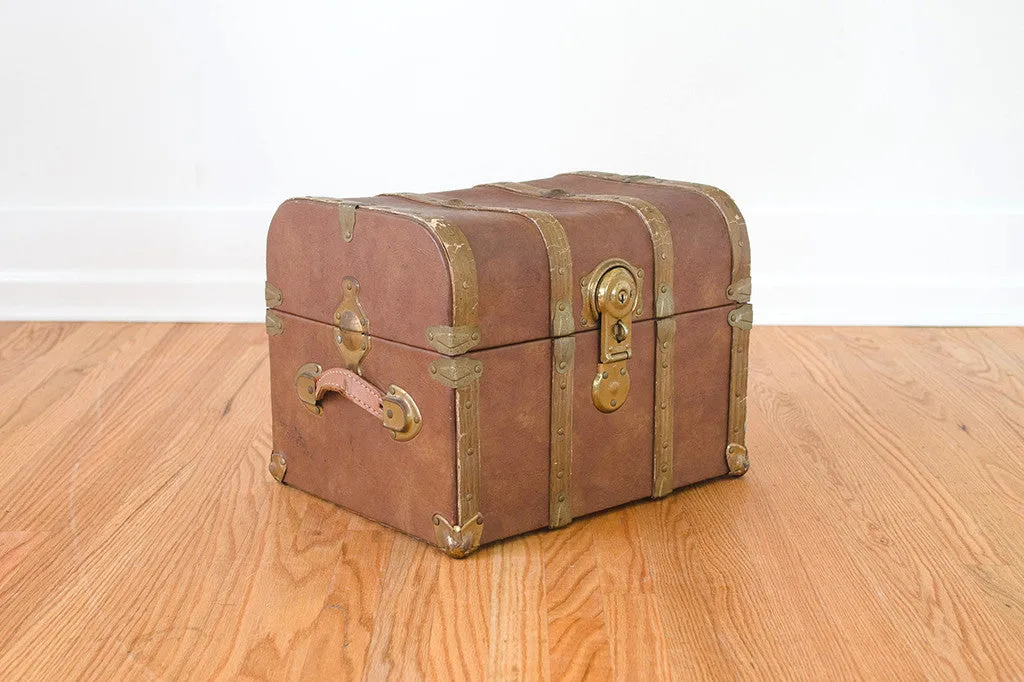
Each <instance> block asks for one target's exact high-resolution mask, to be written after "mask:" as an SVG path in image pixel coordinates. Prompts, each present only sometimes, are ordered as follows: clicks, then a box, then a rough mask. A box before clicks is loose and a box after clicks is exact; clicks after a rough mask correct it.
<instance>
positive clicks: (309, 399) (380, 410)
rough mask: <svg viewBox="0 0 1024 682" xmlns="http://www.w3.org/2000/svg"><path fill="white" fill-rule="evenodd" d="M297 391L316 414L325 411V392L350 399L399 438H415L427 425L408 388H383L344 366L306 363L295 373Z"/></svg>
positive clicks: (308, 407)
mask: <svg viewBox="0 0 1024 682" xmlns="http://www.w3.org/2000/svg"><path fill="white" fill-rule="evenodd" d="M295 390H296V392H297V393H298V395H299V400H301V401H302V402H303V404H305V406H306V409H308V410H309V411H310V412H312V413H313V414H316V415H320V414H323V406H322V405H321V404H320V402H321V400H322V399H323V397H324V395H325V394H327V393H337V394H339V395H341V396H343V397H345V398H348V399H349V400H351V401H352V402H353V403H355V404H356V405H358V406H359V407H361V408H362V409H363V410H365V411H366V412H368V413H370V414H371V415H373V416H374V417H375V418H377V419H379V420H381V424H382V425H383V426H384V428H385V429H387V430H388V432H390V434H391V437H392V438H394V439H395V440H398V441H407V440H412V439H413V438H415V437H416V434H418V433H419V432H420V428H421V427H422V426H423V419H422V417H421V416H420V410H419V408H418V407H417V406H416V401H414V400H413V399H412V396H411V395H409V394H408V393H407V392H406V391H405V390H403V389H402V388H400V387H399V386H395V385H394V384H392V385H390V386H388V388H387V390H386V391H385V390H382V389H380V388H377V387H376V386H374V385H373V384H371V383H370V382H369V381H367V380H366V379H364V378H363V377H361V376H359V375H358V374H356V373H355V372H353V371H352V370H350V369H345V368H343V367H332V368H330V369H326V370H325V369H323V368H321V367H320V365H318V364H316V363H314V362H311V363H308V364H305V365H303V366H302V367H300V368H299V371H298V373H297V374H296V375H295Z"/></svg>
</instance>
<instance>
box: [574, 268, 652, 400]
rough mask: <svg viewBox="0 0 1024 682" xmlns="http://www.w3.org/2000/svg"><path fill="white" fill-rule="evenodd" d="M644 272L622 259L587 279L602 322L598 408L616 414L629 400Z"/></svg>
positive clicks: (596, 390)
mask: <svg viewBox="0 0 1024 682" xmlns="http://www.w3.org/2000/svg"><path fill="white" fill-rule="evenodd" d="M642 277H643V273H642V271H640V270H639V269H637V268H634V267H633V266H632V265H630V264H629V263H626V262H625V261H622V260H614V261H605V262H604V263H602V264H601V265H599V266H598V268H597V269H595V270H594V272H592V273H591V274H590V276H589V277H586V278H584V281H583V285H584V292H585V300H586V301H587V306H586V307H587V308H589V309H590V312H592V313H593V316H594V317H596V318H599V319H600V332H599V336H598V361H597V375H596V376H595V377H594V384H593V390H592V393H593V398H594V406H595V407H597V409H599V410H601V411H602V412H614V411H615V410H617V409H619V408H620V407H622V405H623V404H624V403H625V402H626V398H628V397H629V369H628V368H627V367H626V361H627V360H629V358H630V357H631V356H632V355H633V346H632V342H633V339H632V335H633V316H634V315H635V314H636V312H637V311H638V310H639V306H640V282H641V278H642Z"/></svg>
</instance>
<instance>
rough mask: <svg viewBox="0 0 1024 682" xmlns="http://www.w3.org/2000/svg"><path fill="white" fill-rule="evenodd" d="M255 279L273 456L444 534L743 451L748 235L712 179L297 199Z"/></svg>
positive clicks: (520, 526) (736, 471) (290, 479)
mask: <svg viewBox="0 0 1024 682" xmlns="http://www.w3.org/2000/svg"><path fill="white" fill-rule="evenodd" d="M267 279H268V281H267V307H268V310H267V331H268V334H269V338H270V360H271V385H272V386H271V388H272V391H271V393H272V401H273V422H274V423H273V432H274V433H273V453H272V455H271V464H270V470H271V473H272V474H273V475H274V477H275V478H277V479H278V480H279V481H283V482H286V483H288V484H290V485H294V486H296V487H298V488H301V489H302V490H305V491H308V492H310V493H313V494H314V495H318V496H320V497H322V498H324V499H326V500H330V501H332V502H335V503H337V504H339V505H341V506H343V507H346V508H348V509H351V510H352V511H354V512H357V513H359V514H361V515H364V516H366V517H369V518H371V519H375V520H377V521H379V522H381V523H385V524H387V525H389V526H392V527H394V528H397V529H398V530H401V531H403V532H405V533H408V534H410V535H413V536H415V537H418V538H421V539H423V540H426V541H428V542H431V543H436V544H437V545H439V546H440V547H441V548H442V549H443V550H444V551H446V552H447V553H449V554H450V555H452V556H464V555H465V554H467V553H469V552H471V551H473V550H474V549H476V548H477V547H478V546H479V545H480V544H482V543H487V542H491V541H494V540H499V539H501V538H505V537H508V536H511V535H516V534H518V533H525V532H527V531H531V530H534V529H537V528H543V527H552V528H553V527H558V526H562V525H565V524H567V523H569V522H570V521H571V520H572V519H573V518H575V517H579V516H583V515H585V514H590V513H593V512H596V511H599V510H602V509H607V508H609V507H614V506H616V505H620V504H623V503H626V502H630V501H633V500H637V499H640V498H645V497H661V496H663V495H666V494H668V493H669V492H671V491H672V490H674V489H675V488H679V487H681V486H685V485H688V484H690V483H694V482H697V481H702V480H705V479H709V478H714V477H717V476H722V475H726V474H732V475H736V476H738V475H742V474H743V473H744V472H745V471H746V470H747V466H748V464H747V455H746V448H745V445H744V421H745V418H746V388H747V387H746V383H747V347H748V339H749V330H750V327H751V322H752V313H751V307H750V304H749V303H748V301H749V300H750V250H749V244H748V242H747V233H746V227H745V225H744V222H743V218H742V217H741V216H740V213H739V210H738V209H737V208H736V205H735V204H734V203H733V201H732V200H731V199H730V198H729V197H728V195H726V194H725V193H724V192H722V191H721V190H718V189H715V188H713V187H709V186H706V185H697V184H691V183H683V182H671V181H667V180H658V179H655V178H651V177H646V176H620V175H612V174H608V173H594V172H584V173H571V174H565V175H559V176H556V177H553V178H550V179H547V180H537V181H532V182H529V183H499V184H492V185H481V186H478V187H474V188H472V189H467V190H460V191H455V192H441V193H437V194H427V195H419V194H387V195H381V196H377V197H372V198H368V199H325V198H316V197H309V198H302V199H292V200H289V201H286V202H285V203H284V204H282V206H281V207H280V209H278V211H277V214H276V215H275V216H274V219H273V222H272V224H271V226H270V234H269V236H268V240H267Z"/></svg>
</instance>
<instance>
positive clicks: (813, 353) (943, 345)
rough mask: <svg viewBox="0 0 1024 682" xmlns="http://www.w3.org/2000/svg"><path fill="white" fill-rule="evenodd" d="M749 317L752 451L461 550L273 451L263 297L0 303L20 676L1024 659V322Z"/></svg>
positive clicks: (1011, 674)
mask: <svg viewBox="0 0 1024 682" xmlns="http://www.w3.org/2000/svg"><path fill="white" fill-rule="evenodd" d="M752 338H753V341H752V347H751V372H750V397H749V400H748V409H749V416H748V445H749V448H750V451H751V455H752V460H753V468H752V470H751V472H750V474H748V475H747V476H746V477H744V478H741V479H728V480H720V481H713V482H709V483H705V484H701V485H698V486H694V487H691V488H689V489H687V490H683V491H679V492H677V493H675V494H673V495H670V496H668V497H667V498H664V499H662V500H658V501H652V502H647V503H641V504H635V505H630V506H627V507H623V508H621V509H617V510H614V511H611V512H607V513H604V514H598V515H595V516H592V517H589V518H584V519H578V520H577V521H575V522H573V523H572V524H571V525H569V526H568V527H566V528H565V529H561V530H558V531H553V532H542V533H535V534H532V535H528V536H524V537H521V538H517V539H514V540H511V541H509V542H505V543H500V544H498V545H495V546H490V547H487V548H484V549H482V550H481V551H479V552H478V553H476V554H474V555H472V556H471V557H469V558H468V559H466V560H464V561H453V560H450V559H448V558H447V557H445V556H443V555H441V554H440V553H438V552H436V551H435V550H434V549H432V548H430V547H429V546H427V545H425V544H422V543H419V542H417V541H415V540H412V539H410V538H407V537H405V536H402V535H399V534H397V533H394V532H392V531H390V530H387V529H385V528H381V527H379V526H376V525H375V524H373V523H370V522H368V521H365V520H363V519H360V518H358V517H356V516H353V515H352V514H349V513H348V512H345V511H344V510H341V509H339V508H337V507H335V506H333V505H331V504H328V503H326V502H323V501H322V500H318V499H316V498H313V497H311V496H309V495H306V494H304V493H302V492H300V491H297V490H294V489H292V488H289V487H285V486H280V485H278V484H277V483H276V482H274V481H273V480H272V479H271V478H270V476H269V474H267V472H266V463H267V459H268V455H269V448H270V414H269V399H268V398H269V396H268V383H269V371H268V363H267V354H266V344H265V338H264V336H263V330H262V327H257V326H246V325H136V324H97V323H83V324H69V323H64V324H40V323H0V679H4V680H6V679H22V678H39V679H72V678H85V679H209V678H229V679H234V678H239V677H246V678H256V679H353V680H354V679H366V680H378V679H460V680H461V679H467V680H473V679H489V680H490V679H498V680H501V679H509V680H518V679H529V680H534V679H552V680H576V679H638V680H649V679H669V678H676V679H679V678H685V679H688V678H711V679H721V678H745V679H772V678H776V679H783V678H784V679H793V678H797V679H825V678H843V679H1022V678H1024V648H1022V647H1021V646H1020V645H1021V642H1024V597H1022V595H1024V474H1022V472H1021V465H1020V462H1021V454H1020V453H1021V452H1022V451H1024V330H1021V329H985V330H981V329H872V328H863V329H858V328H757V329H756V330H755V331H754V333H753V337H752Z"/></svg>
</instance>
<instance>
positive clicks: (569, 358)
mask: <svg viewBox="0 0 1024 682" xmlns="http://www.w3.org/2000/svg"><path fill="white" fill-rule="evenodd" d="M383 196H394V197H400V198H402V199H407V200H409V201H415V202H419V203H422V204H428V205H431V206H443V207H445V208H453V209H463V210H467V211H490V212H497V213H511V214H515V215H520V216H523V217H525V218H528V219H529V220H530V221H531V222H533V224H534V225H535V226H536V227H537V230H538V231H539V232H540V234H541V237H542V238H543V239H544V245H545V247H546V248H547V253H548V268H549V269H550V272H551V292H550V313H551V333H552V335H553V336H554V337H555V340H554V342H553V346H552V355H551V406H550V410H551V417H550V426H551V434H550V438H551V439H550V455H549V467H550V469H549V475H548V525H549V526H550V527H552V528H556V527H558V526H564V525H565V524H567V523H569V522H570V521H571V520H572V510H571V507H570V502H571V501H570V499H569V490H570V485H571V477H572V376H573V356H574V354H575V345H576V341H575V339H573V337H572V333H573V331H574V329H575V328H574V325H575V316H574V315H573V308H572V281H573V280H572V252H571V251H570V249H569V238H568V237H567V236H566V234H565V228H563V227H562V224H561V223H559V222H558V220H557V219H556V218H555V217H554V216H552V215H551V214H550V213H546V212H544V211H537V210H532V209H519V208H509V207H504V206H484V205H480V204H471V203H468V202H465V201H463V200H461V199H442V198H440V197H433V196H429V195H424V194H409V193H402V194H387V195H383ZM460 492H461V491H460Z"/></svg>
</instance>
